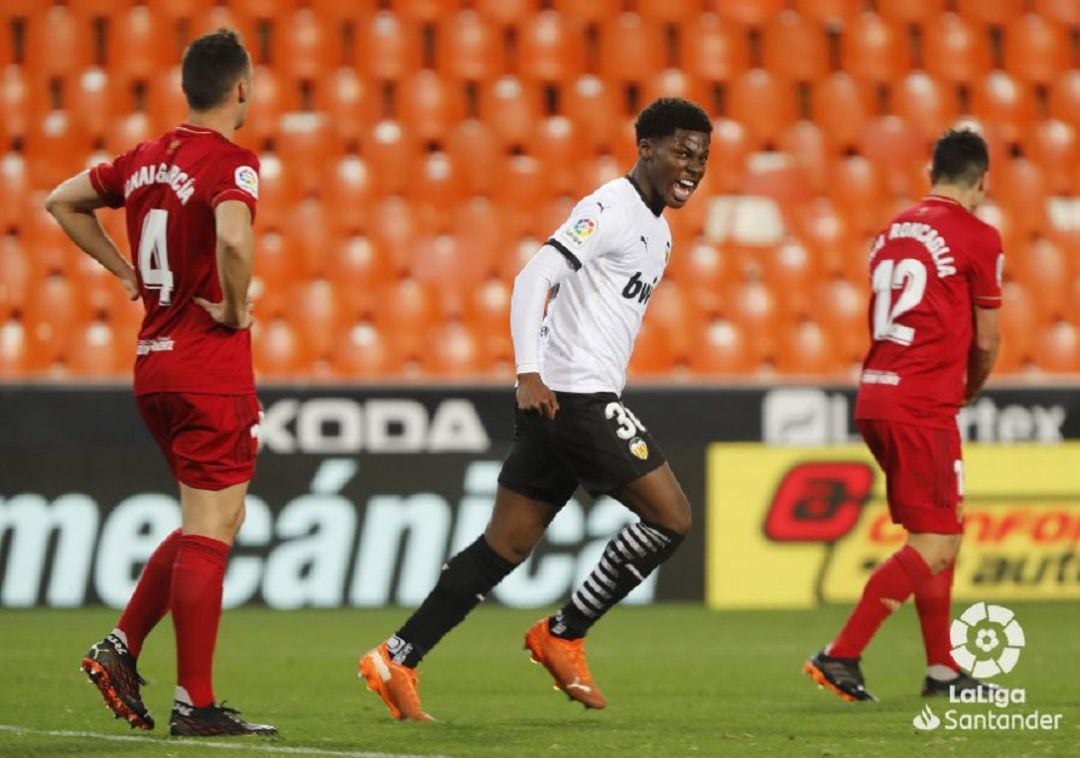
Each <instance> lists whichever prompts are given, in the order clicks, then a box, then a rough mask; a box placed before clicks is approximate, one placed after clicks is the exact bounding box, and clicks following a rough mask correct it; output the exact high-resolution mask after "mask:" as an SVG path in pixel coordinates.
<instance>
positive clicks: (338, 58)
mask: <svg viewBox="0 0 1080 758" xmlns="http://www.w3.org/2000/svg"><path fill="white" fill-rule="evenodd" d="M271 40H272V42H271V44H272V46H273V47H272V48H271V51H270V62H271V64H272V65H273V67H274V69H275V71H276V72H277V73H278V75H279V76H281V77H282V79H283V80H284V81H285V82H286V83H288V85H289V86H296V84H295V83H296V82H298V81H301V80H307V81H314V80H317V79H320V78H322V77H324V76H325V75H326V72H327V71H331V70H333V69H335V68H337V67H338V66H341V65H343V64H344V63H345V54H344V50H343V48H342V35H341V33H340V31H339V30H337V29H335V28H334V27H333V26H332V25H329V24H327V22H326V21H325V20H324V19H323V18H321V17H320V16H318V15H316V13H315V12H314V11H312V10H311V8H298V9H297V10H296V11H294V12H293V13H291V14H286V13H283V12H280V11H279V12H278V13H277V14H276V16H275V23H274V33H273V35H272V37H271Z"/></svg>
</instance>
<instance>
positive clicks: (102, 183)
mask: <svg viewBox="0 0 1080 758" xmlns="http://www.w3.org/2000/svg"><path fill="white" fill-rule="evenodd" d="M127 155H128V154H127V153H124V154H123V155H119V156H117V157H116V158H115V159H113V161H112V162H111V163H99V164H98V165H96V166H94V167H93V168H91V169H90V184H92V185H93V186H94V190H95V191H97V193H98V194H99V195H101V199H102V200H103V201H105V205H107V206H109V207H110V208H120V207H122V206H123V205H124V173H123V169H122V168H121V164H122V163H123V161H124V159H125V158H127Z"/></svg>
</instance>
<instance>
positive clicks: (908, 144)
mask: <svg viewBox="0 0 1080 758" xmlns="http://www.w3.org/2000/svg"><path fill="white" fill-rule="evenodd" d="M859 148H860V152H861V153H862V154H863V155H865V156H866V157H867V158H868V159H869V160H870V161H872V162H874V163H875V164H876V165H877V166H878V167H879V168H880V169H881V170H882V172H883V175H884V178H885V180H886V182H887V183H888V184H887V186H888V187H889V189H890V191H891V192H892V193H893V194H894V195H908V196H910V195H911V194H912V193H913V192H921V191H922V189H923V188H922V187H921V186H917V185H916V184H915V182H913V181H912V179H911V175H912V172H913V171H921V170H922V169H921V167H922V164H923V163H924V162H925V160H926V156H927V154H928V150H927V145H926V144H925V142H924V140H923V139H922V137H921V136H920V135H919V133H918V131H916V130H915V128H914V127H913V126H912V125H911V124H910V123H908V122H907V121H904V120H903V119H901V118H900V117H899V116H881V117H879V118H876V119H873V120H872V121H870V122H869V123H868V124H867V125H866V128H865V129H864V130H863V134H862V139H861V140H860V143H859Z"/></svg>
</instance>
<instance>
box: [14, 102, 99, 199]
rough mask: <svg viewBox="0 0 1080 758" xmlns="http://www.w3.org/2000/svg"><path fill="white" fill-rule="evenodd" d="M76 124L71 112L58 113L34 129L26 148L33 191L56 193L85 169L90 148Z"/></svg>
mask: <svg viewBox="0 0 1080 758" xmlns="http://www.w3.org/2000/svg"><path fill="white" fill-rule="evenodd" d="M73 122H74V119H73V118H72V116H71V115H70V114H69V113H68V112H67V111H61V110H54V111H51V112H50V113H49V114H48V115H47V116H45V117H44V118H42V119H41V120H40V121H39V122H38V123H36V124H33V125H32V126H31V129H30V131H29V132H28V133H27V135H26V143H25V147H26V155H27V157H28V158H29V160H28V163H27V167H28V168H29V169H30V183H31V185H32V186H33V187H35V188H39V189H52V187H54V186H55V185H57V184H59V183H60V182H62V181H63V180H64V179H67V178H68V177H69V176H71V175H72V174H74V173H76V172H77V171H79V170H80V169H81V168H82V167H83V164H84V163H85V161H86V156H87V154H88V153H89V152H90V150H89V148H90V145H89V144H88V142H89V141H88V140H85V139H80V135H79V134H78V132H77V131H76V129H75V124H74V123H73Z"/></svg>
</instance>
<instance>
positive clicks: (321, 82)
mask: <svg viewBox="0 0 1080 758" xmlns="http://www.w3.org/2000/svg"><path fill="white" fill-rule="evenodd" d="M256 86H257V85H256ZM313 106H314V109H315V110H316V111H317V112H319V113H322V114H323V115H324V116H325V117H326V119H327V121H328V123H329V126H330V129H331V130H332V131H333V133H334V134H335V135H336V137H337V142H338V144H339V145H342V146H344V147H346V148H354V147H355V145H356V144H357V143H359V142H361V141H362V140H363V137H364V135H365V134H366V133H367V131H368V130H369V129H370V128H371V126H372V125H373V124H374V123H375V122H376V121H377V120H378V118H379V116H380V113H381V108H380V102H379V97H378V87H377V86H376V85H375V84H374V83H373V82H371V81H370V80H368V79H366V78H365V77H362V76H359V75H358V74H357V73H356V69H354V68H351V67H347V66H346V67H341V68H338V69H334V70H333V71H332V72H331V71H327V72H324V73H323V74H322V75H321V76H320V77H319V78H318V79H317V80H316V81H315V88H314V98H313Z"/></svg>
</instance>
